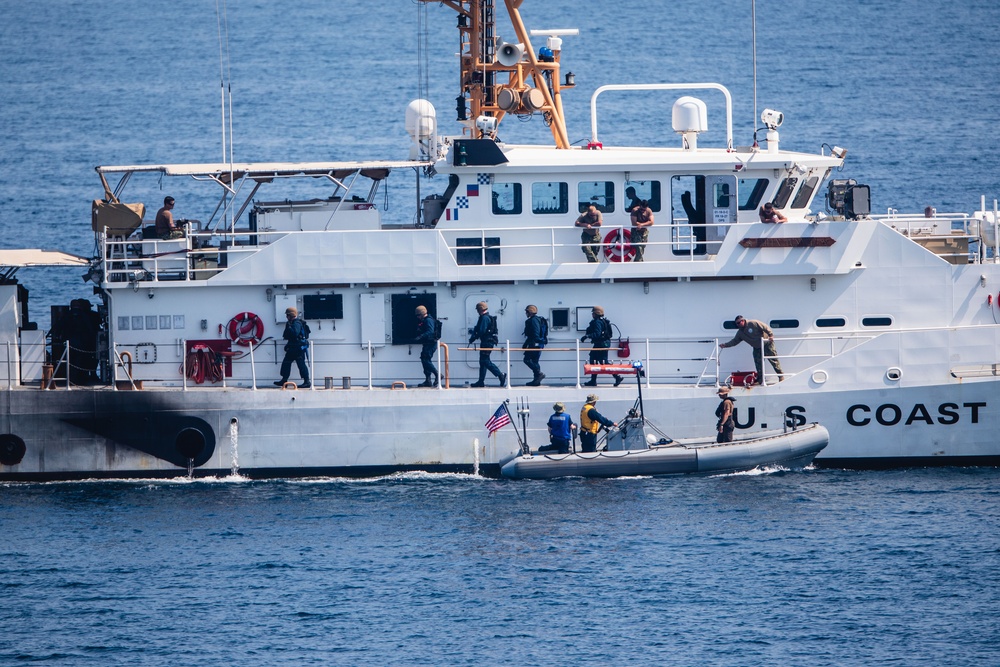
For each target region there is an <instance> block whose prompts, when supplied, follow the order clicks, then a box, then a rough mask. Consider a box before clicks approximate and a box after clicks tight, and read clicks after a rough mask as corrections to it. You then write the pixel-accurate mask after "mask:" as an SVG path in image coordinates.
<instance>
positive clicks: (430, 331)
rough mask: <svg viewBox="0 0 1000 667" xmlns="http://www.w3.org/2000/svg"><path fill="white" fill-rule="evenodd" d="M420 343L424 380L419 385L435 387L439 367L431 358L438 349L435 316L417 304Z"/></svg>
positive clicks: (417, 338)
mask: <svg viewBox="0 0 1000 667" xmlns="http://www.w3.org/2000/svg"><path fill="white" fill-rule="evenodd" d="M415 340H416V341H417V342H418V343H420V365H421V366H423V368H424V381H423V383H421V384H418V385H417V386H418V387H433V386H434V385H436V384H437V379H438V369H437V366H435V365H434V362H433V361H431V359H433V358H434V352H435V351H436V350H437V346H438V344H437V339H436V337H435V335H434V318H433V317H432V316H431V315H430V313H428V312H427V308H426V307H424V306H417V337H416V339H415Z"/></svg>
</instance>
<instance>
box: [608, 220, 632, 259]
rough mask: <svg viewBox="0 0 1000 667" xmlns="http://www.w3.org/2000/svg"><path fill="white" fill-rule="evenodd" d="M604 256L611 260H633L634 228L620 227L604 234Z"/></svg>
mask: <svg viewBox="0 0 1000 667" xmlns="http://www.w3.org/2000/svg"><path fill="white" fill-rule="evenodd" d="M604 256H605V257H607V258H608V261H609V262H631V261H632V260H633V259H635V246H634V245H632V230H630V229H626V228H624V227H620V228H618V229H612V230H611V231H610V232H608V233H607V234H606V235H605V236H604Z"/></svg>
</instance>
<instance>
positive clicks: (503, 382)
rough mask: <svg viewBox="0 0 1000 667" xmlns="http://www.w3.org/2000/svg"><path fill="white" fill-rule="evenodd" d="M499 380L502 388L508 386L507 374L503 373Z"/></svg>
mask: <svg viewBox="0 0 1000 667" xmlns="http://www.w3.org/2000/svg"><path fill="white" fill-rule="evenodd" d="M497 379H498V380H500V386H501V387H506V386H507V374H506V373H501V374H500V376H499V377H498V378H497Z"/></svg>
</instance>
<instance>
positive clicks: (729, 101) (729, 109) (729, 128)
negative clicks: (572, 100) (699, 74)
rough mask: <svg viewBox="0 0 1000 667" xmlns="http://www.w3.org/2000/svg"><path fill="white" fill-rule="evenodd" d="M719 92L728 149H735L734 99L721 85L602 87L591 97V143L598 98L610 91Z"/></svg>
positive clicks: (666, 84)
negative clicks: (723, 110) (724, 102)
mask: <svg viewBox="0 0 1000 667" xmlns="http://www.w3.org/2000/svg"><path fill="white" fill-rule="evenodd" d="M706 89H709V90H718V91H720V92H721V93H722V94H723V95H724V96H725V98H726V149H727V150H732V149H733V97H732V95H730V94H729V89H728V88H726V87H725V86H723V85H722V84H721V83H615V84H608V85H606V86H601V87H600V88H598V89H597V90H595V91H594V94H593V95H591V96H590V141H591V143H593V144H599V143H600V142H599V141H598V139H597V98H598V96H599V95H601V93H605V92H607V91H609V90H706Z"/></svg>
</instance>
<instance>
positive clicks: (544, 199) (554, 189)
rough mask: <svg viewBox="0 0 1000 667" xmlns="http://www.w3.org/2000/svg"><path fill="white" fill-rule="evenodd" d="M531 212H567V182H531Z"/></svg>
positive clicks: (545, 213) (543, 213)
mask: <svg viewBox="0 0 1000 667" xmlns="http://www.w3.org/2000/svg"><path fill="white" fill-rule="evenodd" d="M531 212H532V213H537V214H539V215H548V214H550V213H560V214H566V213H569V184H567V183H532V184H531Z"/></svg>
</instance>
